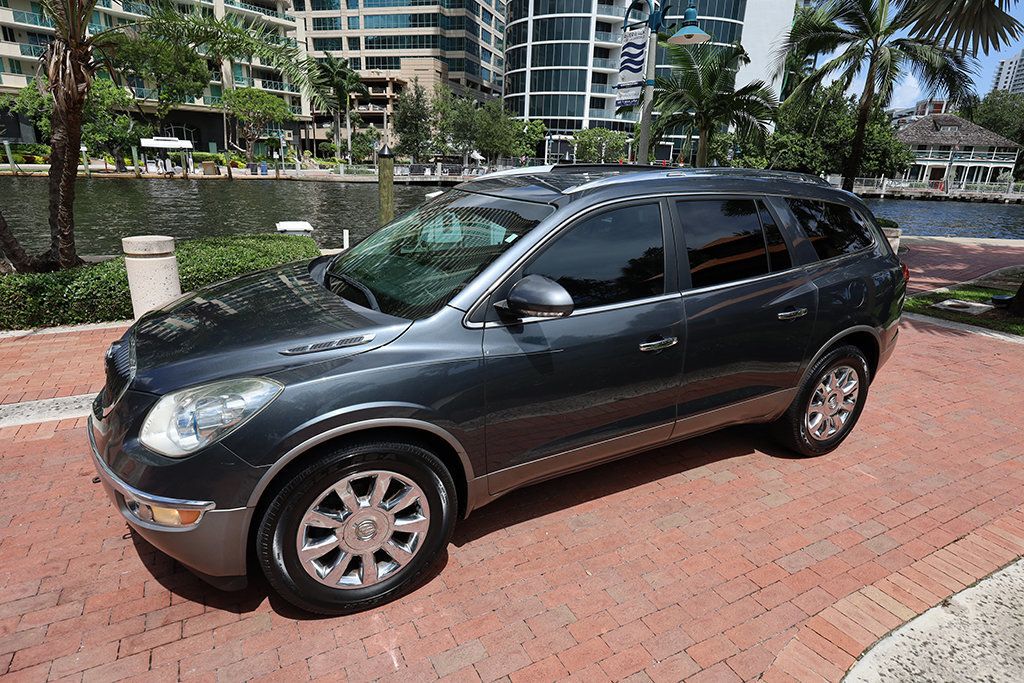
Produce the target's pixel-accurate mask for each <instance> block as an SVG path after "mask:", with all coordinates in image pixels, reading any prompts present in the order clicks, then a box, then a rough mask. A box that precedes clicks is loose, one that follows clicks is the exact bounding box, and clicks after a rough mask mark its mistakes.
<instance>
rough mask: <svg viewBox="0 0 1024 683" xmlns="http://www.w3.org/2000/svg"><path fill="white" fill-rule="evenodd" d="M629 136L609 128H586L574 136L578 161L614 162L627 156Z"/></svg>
mask: <svg viewBox="0 0 1024 683" xmlns="http://www.w3.org/2000/svg"><path fill="white" fill-rule="evenodd" d="M628 140H629V136H628V135H627V134H626V133H624V132H622V131H616V130H611V129H609V128H585V129H583V130H581V131H577V132H576V133H574V134H573V136H572V141H573V145H574V146H575V148H576V161H582V162H587V163H594V162H605V161H609V162H614V161H617V160H619V159H621V158H622V157H623V156H625V154H626V143H627V142H628Z"/></svg>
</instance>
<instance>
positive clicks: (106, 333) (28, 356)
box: [0, 327, 127, 405]
mask: <svg viewBox="0 0 1024 683" xmlns="http://www.w3.org/2000/svg"><path fill="white" fill-rule="evenodd" d="M125 329H127V328H126V327H114V328H103V329H96V330H88V331H76V332H59V333H54V334H49V333H47V334H30V335H26V336H18V337H0V405H3V404H6V403H20V402H22V401H35V400H38V399H43V398H57V397H61V396H76V395H78V394H90V393H92V394H94V393H98V392H99V390H100V389H102V388H103V353H104V352H105V351H106V350H107V347H108V346H110V343H111V342H112V341H114V340H115V339H117V338H118V337H120V336H121V335H122V334H124V331H125Z"/></svg>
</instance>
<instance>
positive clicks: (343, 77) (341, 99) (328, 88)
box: [317, 56, 370, 164]
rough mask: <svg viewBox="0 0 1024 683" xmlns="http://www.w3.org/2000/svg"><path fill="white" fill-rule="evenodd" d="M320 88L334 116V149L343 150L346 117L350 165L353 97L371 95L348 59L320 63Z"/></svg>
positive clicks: (335, 58)
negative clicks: (342, 134) (342, 130)
mask: <svg viewBox="0 0 1024 683" xmlns="http://www.w3.org/2000/svg"><path fill="white" fill-rule="evenodd" d="M317 68H318V69H319V82H320V86H321V87H322V88H323V89H324V90H325V94H326V95H327V96H326V97H325V98H324V100H325V102H326V103H327V107H328V109H330V111H331V114H332V115H333V116H334V147H335V149H341V115H342V114H344V115H345V149H347V150H348V153H347V157H348V163H350V164H351V163H352V97H353V95H355V96H358V95H369V94H370V91H369V90H367V89H366V85H365V84H364V83H363V81H362V80H361V79H360V77H359V72H358V71H356V70H355V69H353V68H352V67H351V66H349V64H348V60H347V59H339V58H337V57H333V56H328V57H326V58H324V59H323V60H321V61H320V62H319V63H318V67H317Z"/></svg>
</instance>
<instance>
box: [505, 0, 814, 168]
mask: <svg viewBox="0 0 1024 683" xmlns="http://www.w3.org/2000/svg"><path fill="white" fill-rule="evenodd" d="M630 4H631V2H630V0H510V2H509V4H508V26H507V28H506V31H505V40H506V46H507V47H506V51H505V103H506V105H507V106H508V108H509V109H510V110H511V111H512V112H513V113H514V114H515V115H516V116H518V117H521V118H524V119H541V120H543V121H544V123H545V125H547V127H548V130H549V131H550V132H552V133H554V134H563V135H571V134H572V132H573V131H576V130H580V129H583V128H594V127H604V128H611V129H613V130H621V131H626V132H632V130H633V122H634V121H635V119H636V114H630V115H616V114H615V87H614V86H615V83H616V82H617V80H618V70H619V44H620V42H621V40H622V31H623V24H624V22H625V16H626V11H627V8H628V7H629V6H630ZM696 4H697V11H698V15H699V21H700V27H701V28H702V29H703V30H705V31H707V32H708V33H709V34H711V36H712V40H713V41H714V42H716V43H721V44H732V43H741V44H742V45H743V46H744V47H745V48H746V49H747V52H748V53H749V54H750V58H751V63H750V64H749V65H748V66H746V67H744V68H743V69H742V70H741V71H740V73H739V75H738V76H737V82H738V83H746V82H748V81H750V80H754V79H758V78H761V79H764V80H766V81H768V82H773V81H774V85H775V88H776V90H778V89H779V88H780V87H781V79H776V78H775V73H774V54H773V49H774V47H775V44H776V42H777V41H778V40H779V38H780V37H781V36H782V34H783V33H784V32H785V31H786V30H788V28H789V27H790V26H791V25H792V22H793V12H794V8H795V3H794V0H697V3H696ZM685 9H686V0H675V1H674V2H672V3H671V6H670V8H669V11H668V14H667V19H666V21H667V23H668V25H669V26H672V25H674V24H677V23H679V22H681V21H682V15H683V12H684V11H685ZM640 16H646V13H643V14H641V13H640V12H636V11H634V12H633V14H632V21H633V22H636V21H638V20H639V18H640ZM657 63H658V73H659V74H665V73H667V72H668V69H667V67H664V66H663V65H664V64H665V63H666V55H665V54H664V50H663V49H659V50H658V62H657ZM664 147H665V148H664V149H659V150H658V155H659V157H660V158H667V157H668V155H669V154H670V149H668V148H667V147H668V146H667V145H666V146H664Z"/></svg>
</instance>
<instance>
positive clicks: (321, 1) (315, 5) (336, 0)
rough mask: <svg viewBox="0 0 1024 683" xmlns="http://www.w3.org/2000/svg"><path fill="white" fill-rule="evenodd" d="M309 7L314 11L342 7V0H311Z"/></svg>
mask: <svg viewBox="0 0 1024 683" xmlns="http://www.w3.org/2000/svg"><path fill="white" fill-rule="evenodd" d="M309 8H310V9H311V10H313V11H314V12H326V11H329V10H335V9H341V0H310V2H309Z"/></svg>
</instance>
